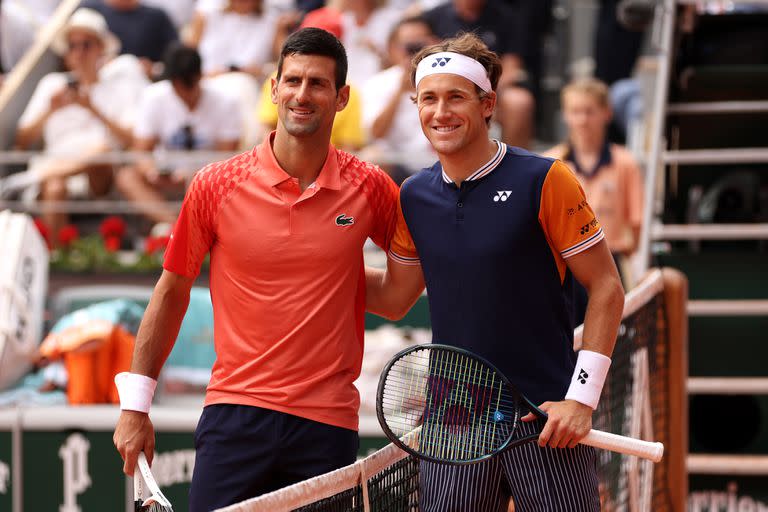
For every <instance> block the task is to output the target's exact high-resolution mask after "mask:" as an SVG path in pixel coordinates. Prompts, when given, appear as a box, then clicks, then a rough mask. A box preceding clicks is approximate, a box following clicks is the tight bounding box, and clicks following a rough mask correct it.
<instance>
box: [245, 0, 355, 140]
mask: <svg viewBox="0 0 768 512" xmlns="http://www.w3.org/2000/svg"><path fill="white" fill-rule="evenodd" d="M306 27H316V28H321V29H323V30H325V31H326V32H330V33H331V34H333V35H334V36H336V38H337V39H339V40H342V37H341V36H342V35H343V28H342V24H341V22H340V14H339V12H338V11H336V10H334V8H332V7H323V8H320V9H317V10H314V11H312V12H310V13H309V14H307V15H306V16H305V17H304V19H303V21H302V22H301V25H299V28H306ZM281 44H282V43H281ZM275 77H276V73H272V75H271V76H270V78H269V79H267V80H265V81H264V84H263V86H262V89H261V98H260V99H259V104H258V109H257V112H256V116H257V118H258V120H259V123H260V124H261V134H262V137H263V135H265V134H267V133H269V132H271V131H272V130H274V129H275V127H276V126H277V122H278V119H277V105H276V104H275V103H274V102H273V101H272V87H273V86H274V83H275ZM331 144H333V146H334V147H336V148H338V149H343V150H345V151H357V150H359V149H360V148H362V147H363V146H364V145H365V132H364V131H363V125H362V99H361V94H360V91H359V89H358V88H357V87H355V85H354V84H350V86H349V101H348V102H347V106H346V107H344V110H342V111H341V112H337V113H336V117H335V119H334V121H333V130H332V131H331Z"/></svg>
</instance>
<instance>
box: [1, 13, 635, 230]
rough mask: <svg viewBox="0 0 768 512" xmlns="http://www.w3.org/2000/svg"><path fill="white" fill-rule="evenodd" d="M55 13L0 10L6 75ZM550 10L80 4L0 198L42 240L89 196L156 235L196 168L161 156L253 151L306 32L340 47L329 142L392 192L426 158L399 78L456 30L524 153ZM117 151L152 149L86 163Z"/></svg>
mask: <svg viewBox="0 0 768 512" xmlns="http://www.w3.org/2000/svg"><path fill="white" fill-rule="evenodd" d="M59 3H60V2H58V1H56V0H35V1H29V2H21V1H17V0H6V1H5V2H2V13H3V16H2V23H1V24H0V29H2V32H1V33H2V36H1V37H0V43H2V46H1V47H0V48H1V49H0V54H1V55H2V64H3V68H4V70H5V71H6V72H7V71H8V70H9V69H11V68H12V67H13V66H14V65H15V64H16V63H18V62H19V60H20V59H21V56H22V55H23V53H24V51H25V50H26V49H28V48H29V47H30V46H31V45H32V44H33V42H34V35H35V33H36V32H39V31H40V30H41V27H43V26H44V25H45V23H46V22H47V21H48V20H49V19H50V18H51V17H52V15H53V13H54V11H55V9H56V7H57V5H58V4H59ZM604 3H605V4H606V5H607V6H608V7H607V8H608V9H609V10H610V9H614V10H615V3H616V2H612V1H607V2H604ZM551 11H552V2H551V0H548V1H543V2H542V1H539V0H447V1H446V0H442V1H441V0H423V1H418V2H408V1H404V0H391V1H389V2H387V1H386V0H329V1H328V2H325V3H324V2H322V1H318V0H314V1H310V0H295V1H290V0H174V1H162V2H161V1H157V0H141V1H140V0H84V1H83V2H81V4H80V6H79V7H78V8H77V9H76V10H75V12H74V13H73V14H72V16H71V18H70V19H69V21H67V22H66V24H65V25H64V27H63V28H62V29H61V31H60V32H59V33H58V34H57V36H56V37H55V39H54V41H53V43H52V49H53V50H54V51H55V52H56V54H57V55H59V56H60V57H61V68H60V69H59V70H56V71H53V72H51V73H49V74H48V75H46V76H45V77H44V78H43V79H42V80H40V82H39V83H38V84H37V86H36V87H35V88H34V93H33V94H32V98H31V100H30V101H29V104H28V106H27V108H26V109H25V111H24V113H23V115H22V116H21V118H20V119H19V122H18V126H17V130H16V137H15V147H16V149H40V150H41V153H40V156H39V157H36V158H33V159H32V160H30V162H29V167H28V169H27V172H21V173H15V174H11V175H10V176H9V177H7V178H5V179H2V181H0V195H2V196H3V197H4V198H11V197H22V198H26V199H27V200H30V201H34V200H37V201H40V205H41V207H42V208H43V210H42V221H43V222H44V223H45V224H46V225H47V226H48V228H49V230H50V232H52V233H54V234H55V233H57V232H58V231H59V230H60V229H61V228H62V227H63V226H65V225H66V224H67V222H68V219H67V216H66V214H65V213H64V212H63V211H62V209H61V208H51V209H50V210H47V209H45V207H44V205H45V204H46V203H48V202H55V201H62V200H66V199H68V198H78V197H86V198H98V197H103V196H109V197H115V198H124V199H127V200H130V201H134V202H135V203H136V208H137V209H138V210H139V211H141V212H142V213H144V214H145V215H146V217H147V219H149V220H151V222H144V223H142V224H141V225H142V226H143V227H142V229H143V230H144V231H148V230H149V227H151V226H152V225H158V224H159V225H160V226H161V228H160V229H159V230H158V231H155V232H167V231H168V227H169V225H170V224H172V223H173V220H174V218H175V215H176V211H175V210H174V207H173V206H172V205H170V204H165V205H164V204H163V202H162V201H163V199H174V198H175V199H179V198H180V196H182V195H183V193H184V188H185V184H187V183H188V182H189V179H190V178H191V176H192V174H193V173H194V171H195V170H196V169H194V168H189V167H190V166H187V168H184V166H181V165H177V164H175V163H174V162H173V161H167V159H166V160H164V159H163V157H162V154H163V152H164V151H174V150H217V151H235V150H238V149H239V150H246V149H249V148H251V147H253V146H254V145H256V144H258V143H259V142H260V141H261V140H262V139H263V137H264V136H265V135H266V134H268V133H269V132H270V131H272V130H273V129H274V127H275V124H276V122H277V114H276V107H275V105H274V104H273V103H272V101H271V98H270V92H271V85H272V84H271V82H272V79H273V77H274V70H275V66H276V57H277V54H278V52H279V49H280V47H281V45H282V42H283V41H284V40H285V38H286V37H287V36H288V35H289V34H290V33H292V32H293V31H295V30H296V29H297V28H299V27H306V26H315V27H319V28H323V29H325V30H328V31H329V32H331V33H333V34H334V35H336V36H337V37H339V39H340V40H341V41H342V42H343V43H344V46H345V48H346V50H347V53H348V56H349V63H350V64H349V73H348V82H349V83H350V85H351V87H352V92H351V97H350V101H349V104H348V106H347V107H346V109H345V110H344V111H343V112H342V113H340V115H339V116H338V117H337V120H336V125H335V126H334V133H333V138H332V142H333V143H334V145H336V146H337V147H339V148H341V149H345V150H348V151H352V152H355V153H357V154H359V155H360V156H361V157H362V158H364V159H367V160H370V161H373V162H375V163H378V164H379V165H381V166H382V167H383V168H384V169H385V170H386V171H387V172H388V173H389V174H390V175H391V176H392V177H393V178H394V179H395V181H396V182H397V183H400V182H402V181H403V180H404V179H405V178H407V177H408V176H409V175H410V174H412V173H414V172H416V171H417V170H419V169H421V168H422V167H425V166H428V165H430V164H431V163H432V162H433V161H434V160H435V154H434V152H433V150H432V149H431V148H430V147H429V144H428V142H427V140H426V138H425V137H424V135H423V134H422V133H421V130H420V128H419V125H418V122H417V115H416V109H415V108H414V107H413V105H412V100H411V96H412V94H413V92H414V89H413V85H412V84H411V82H410V77H409V76H408V74H407V73H406V72H405V69H406V68H407V66H408V65H409V62H410V59H411V57H412V56H413V55H414V54H415V53H416V52H418V51H419V50H420V49H421V48H422V47H424V46H426V45H429V44H433V43H435V42H438V41H439V40H441V39H443V38H447V37H451V36H454V35H456V34H457V33H460V32H465V31H467V32H469V31H472V32H475V33H477V34H478V35H479V36H480V38H481V39H482V40H483V41H484V42H485V43H486V44H487V45H488V46H489V47H490V48H491V49H492V50H494V51H496V52H497V53H498V54H499V55H500V56H501V58H502V63H503V73H502V77H501V81H500V86H499V103H498V109H497V113H496V116H495V118H494V123H493V126H492V133H493V134H494V135H495V136H496V137H497V138H499V140H502V141H503V142H505V143H507V144H509V145H512V146H518V147H522V148H531V146H532V144H533V141H534V136H535V119H536V104H537V100H538V96H539V94H540V89H541V88H540V86H539V82H540V75H541V40H542V34H543V33H545V32H546V30H547V29H548V27H549V26H550V24H551V16H552V15H551ZM22 28H24V29H23V30H22ZM634 38H635V39H637V37H636V36H634ZM603 67H604V66H603ZM122 150H136V151H152V152H153V154H154V161H152V159H144V160H142V161H136V162H131V163H130V165H117V164H112V165H110V164H105V163H103V162H99V160H98V155H99V154H100V153H103V152H108V151H122ZM65 156H66V157H67V158H63V157H65ZM198 167H199V166H198ZM56 238H57V237H56V236H53V237H52V239H53V243H54V244H55V243H56Z"/></svg>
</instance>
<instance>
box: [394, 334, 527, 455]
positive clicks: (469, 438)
mask: <svg viewBox="0 0 768 512" xmlns="http://www.w3.org/2000/svg"><path fill="white" fill-rule="evenodd" d="M381 403H382V407H383V409H384V415H385V419H386V423H387V425H388V426H389V427H390V429H391V430H392V431H393V433H395V434H396V435H397V436H402V435H405V434H407V433H408V432H410V431H412V430H413V429H414V428H416V427H418V426H421V427H422V428H421V432H420V435H419V440H418V447H415V446H411V448H413V449H417V450H418V451H419V452H420V453H422V454H424V455H427V456H431V457H435V458H440V459H453V460H459V461H463V460H472V459H476V458H480V457H483V456H485V455H487V454H489V453H492V452H494V451H496V450H498V449H499V448H500V447H501V446H502V445H503V444H504V443H505V442H506V441H507V440H508V439H509V438H510V437H511V435H512V433H513V432H514V430H515V427H516V425H517V422H518V420H519V408H520V404H519V399H518V398H517V396H516V395H515V394H513V393H511V392H509V391H508V390H507V389H506V386H505V385H504V383H503V382H502V381H501V379H500V378H498V376H497V375H496V374H495V372H494V371H492V370H491V369H489V368H487V367H486V366H485V365H483V364H482V363H480V362H479V361H477V360H476V359H474V358H470V357H466V356H464V355H462V354H459V353H455V352H450V353H446V352H442V351H437V352H436V353H435V352H433V351H431V350H426V349H425V350H420V351H415V352H411V353H409V354H408V355H407V356H406V357H405V358H403V359H401V360H398V361H396V362H395V363H394V364H393V365H392V366H391V367H390V369H389V371H388V374H387V376H386V379H385V384H384V392H383V395H382V398H381Z"/></svg>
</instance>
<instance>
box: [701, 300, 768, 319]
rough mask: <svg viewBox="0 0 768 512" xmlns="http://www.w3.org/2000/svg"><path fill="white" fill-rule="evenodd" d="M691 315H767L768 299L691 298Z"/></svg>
mask: <svg viewBox="0 0 768 512" xmlns="http://www.w3.org/2000/svg"><path fill="white" fill-rule="evenodd" d="M688 314H689V315H690V316H765V315H768V300H691V301H688Z"/></svg>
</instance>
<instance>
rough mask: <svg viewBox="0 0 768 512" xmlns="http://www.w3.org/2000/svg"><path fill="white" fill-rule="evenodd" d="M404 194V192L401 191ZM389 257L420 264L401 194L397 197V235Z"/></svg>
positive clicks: (393, 240)
mask: <svg viewBox="0 0 768 512" xmlns="http://www.w3.org/2000/svg"><path fill="white" fill-rule="evenodd" d="M401 195H402V192H401ZM389 257H390V258H391V259H392V260H394V261H396V262H397V263H400V264H401V265H420V264H421V262H420V261H419V255H418V253H417V252H416V245H415V244H414V243H413V238H412V237H411V232H410V231H409V230H408V225H407V224H406V223H405V217H403V206H402V204H401V196H398V198H397V213H396V219H395V235H394V236H393V237H392V243H391V244H390V246H389Z"/></svg>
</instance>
